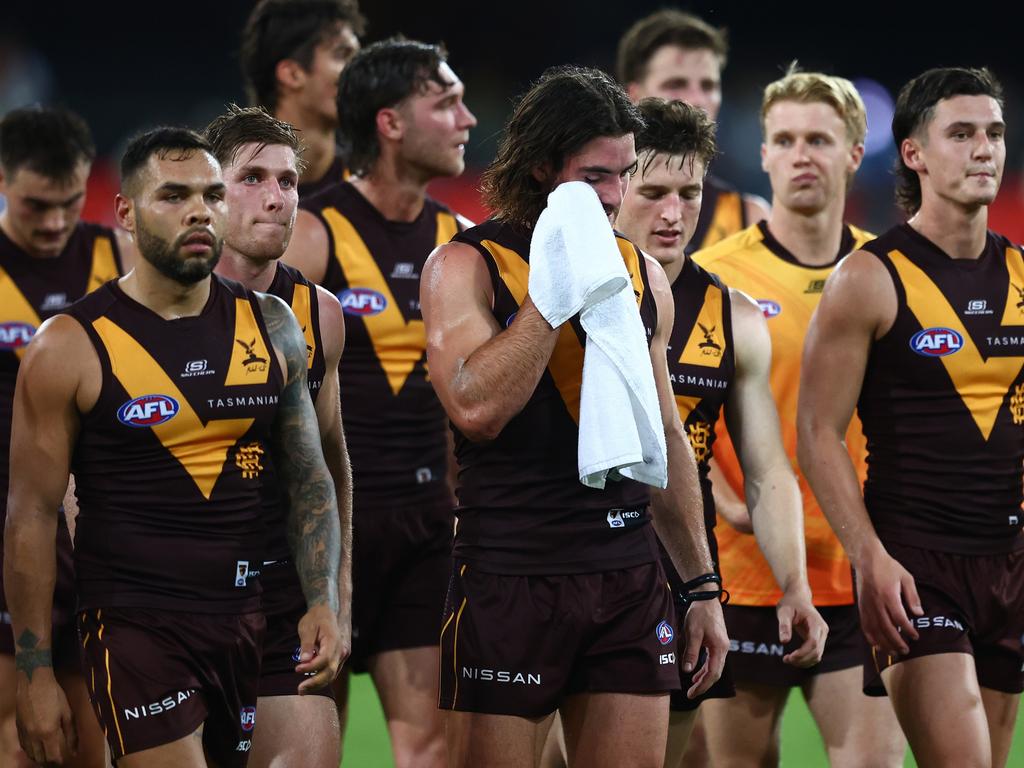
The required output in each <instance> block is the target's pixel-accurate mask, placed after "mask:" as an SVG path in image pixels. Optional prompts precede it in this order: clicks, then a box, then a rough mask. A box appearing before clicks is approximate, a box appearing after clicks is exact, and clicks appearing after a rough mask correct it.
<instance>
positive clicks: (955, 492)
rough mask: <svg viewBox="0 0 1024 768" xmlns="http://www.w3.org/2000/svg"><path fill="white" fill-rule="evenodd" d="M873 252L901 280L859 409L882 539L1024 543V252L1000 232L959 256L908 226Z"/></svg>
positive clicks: (983, 549)
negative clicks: (971, 253) (976, 253)
mask: <svg viewBox="0 0 1024 768" xmlns="http://www.w3.org/2000/svg"><path fill="white" fill-rule="evenodd" d="M865 250H867V251H869V252H871V253H873V254H874V255H875V256H877V257H878V259H879V260H880V261H881V262H882V263H883V264H884V265H885V267H886V269H887V270H888V271H889V274H890V275H891V276H892V280H893V283H894V284H895V286H896V295H897V299H898V302H899V303H898V310H897V312H896V320H895V322H894V323H893V326H892V328H891V329H890V330H889V331H888V333H886V334H885V335H884V336H883V337H882V338H880V339H878V340H877V341H875V342H874V344H873V345H872V348H871V354H870V357H869V360H868V366H867V370H866V372H865V375H864V385H863V388H862V390H861V396H860V401H859V403H858V412H859V414H860V417H861V421H862V422H863V424H864V434H865V435H866V436H867V440H868V476H867V482H866V483H865V487H864V501H865V503H866V505H867V508H868V512H869V514H870V515H871V520H872V522H873V523H874V526H875V528H876V530H877V531H878V534H879V536H880V537H881V538H882V540H883V541H893V542H896V543H903V544H910V545H913V546H919V547H926V548H928V549H937V550H940V551H946V552H958V553H963V554H995V553H1002V552H1008V551H1011V550H1015V549H1019V548H1021V547H1024V537H1022V536H1021V533H1020V532H1021V509H1020V506H1021V463H1022V461H1024V375H1022V367H1024V259H1022V257H1021V250H1020V248H1017V247H1015V246H1013V245H1011V244H1010V242H1009V241H1008V240H1006V238H1004V237H1002V236H1000V235H997V234H995V233H993V232H989V233H988V235H987V238H986V241H985V249H984V251H983V252H982V253H981V256H980V257H979V258H978V259H952V258H950V257H949V256H947V255H946V254H945V253H944V252H943V251H942V250H941V249H940V248H939V247H938V246H936V245H935V244H934V243H932V242H931V241H930V240H928V239H927V238H925V237H924V236H923V235H921V234H920V233H918V232H917V231H916V230H914V229H913V228H912V227H911V226H909V225H907V224H903V225H900V226H898V227H895V228H893V229H891V230H889V231H888V232H886V233H885V234H884V235H882V236H881V237H879V238H878V239H877V240H875V241H874V242H872V243H869V244H868V245H866V246H865Z"/></svg>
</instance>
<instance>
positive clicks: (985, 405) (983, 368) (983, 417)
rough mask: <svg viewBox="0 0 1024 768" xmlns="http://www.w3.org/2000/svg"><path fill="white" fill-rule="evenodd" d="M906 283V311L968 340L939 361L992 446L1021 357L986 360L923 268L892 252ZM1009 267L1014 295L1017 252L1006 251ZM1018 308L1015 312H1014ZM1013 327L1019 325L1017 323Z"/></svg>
mask: <svg viewBox="0 0 1024 768" xmlns="http://www.w3.org/2000/svg"><path fill="white" fill-rule="evenodd" d="M886 255H887V256H888V257H889V260H890V261H891V262H892V264H893V266H894V267H895V268H896V272H897V274H899V276H900V282H901V283H903V290H904V292H905V293H906V296H907V308H908V309H909V310H910V311H911V313H912V314H913V315H914V317H915V318H916V319H917V321H918V322H919V323H920V324H921V327H922V328H950V329H952V330H954V331H956V332H957V333H958V334H959V335H960V337H961V338H962V339H963V343H962V346H961V347H960V349H959V350H958V351H957V354H955V355H944V356H941V357H940V358H939V360H941V361H942V364H943V366H945V368H946V373H948V374H949V378H950V379H951V380H952V382H953V386H954V387H955V388H956V391H957V394H958V395H960V399H961V400H963V402H964V405H966V406H967V410H969V411H970V412H971V417H972V418H973V419H974V423H975V424H977V426H978V429H979V431H980V432H981V436H982V437H983V438H984V439H985V440H988V438H989V435H991V434H992V427H994V426H995V423H996V416H997V415H998V414H999V409H1000V408H1001V407H1002V405H1003V399H1004V398H1005V397H1006V394H1007V392H1008V391H1009V389H1010V385H1011V384H1013V382H1014V381H1015V380H1016V378H1017V376H1018V375H1019V374H1020V371H1021V367H1022V361H1021V358H1019V357H990V358H988V359H987V360H984V359H982V356H981V353H980V352H979V351H978V348H977V346H975V344H974V341H973V340H972V339H971V335H970V334H969V333H968V332H967V329H966V328H965V327H964V324H963V323H962V322H961V321H960V316H959V315H958V314H957V312H956V310H955V309H953V307H951V306H950V305H949V302H948V301H947V300H946V297H945V296H944V295H943V293H942V291H941V290H940V289H939V287H938V286H937V285H935V283H933V282H932V281H931V279H929V277H928V275H926V274H925V273H924V271H923V270H921V268H920V267H918V266H917V265H915V264H914V263H913V262H911V261H910V259H908V258H907V257H906V256H905V255H904V254H902V253H901V252H900V251H889V252H888V254H886ZM1006 266H1007V269H1009V271H1010V291H1011V293H1012V291H1013V280H1014V279H1015V276H1014V270H1015V269H1017V270H1018V271H1019V270H1020V268H1021V266H1022V265H1021V255H1020V253H1019V252H1018V251H1015V250H1014V249H1012V248H1007V250H1006ZM1012 299H1013V296H1012V295H1011V296H1010V297H1008V298H1007V306H1006V311H1005V312H1004V315H1003V318H1004V325H1005V324H1007V323H1006V322H1005V318H1006V315H1007V314H1011V313H1010V302H1011V301H1012ZM1015 308H1016V307H1014V309H1015ZM1009 324H1010V325H1020V324H1021V321H1020V320H1015V321H1014V322H1013V323H1009Z"/></svg>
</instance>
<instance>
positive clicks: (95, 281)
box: [0, 222, 122, 525]
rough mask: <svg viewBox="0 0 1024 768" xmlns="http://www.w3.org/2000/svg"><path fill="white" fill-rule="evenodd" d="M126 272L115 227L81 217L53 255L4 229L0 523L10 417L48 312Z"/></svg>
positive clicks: (0, 237) (0, 260)
mask: <svg viewBox="0 0 1024 768" xmlns="http://www.w3.org/2000/svg"><path fill="white" fill-rule="evenodd" d="M121 272H122V267H121V257H120V254H119V252H118V250H117V240H116V239H115V237H114V232H113V231H112V230H110V229H107V228H106V227H101V226H100V225H98V224H87V223H85V222H79V223H78V225H77V226H76V227H75V231H74V232H73V233H72V235H71V238H70V239H69V240H68V244H67V245H66V246H65V247H64V250H63V251H61V253H60V255H59V256H56V257H55V258H45V259H42V258H36V257H33V256H30V255H29V254H27V253H25V252H24V251H23V250H22V249H21V248H19V247H18V246H17V245H15V244H14V243H13V242H12V241H11V239H10V238H9V237H7V235H6V234H4V232H3V230H2V229H0V525H3V521H4V519H5V518H6V516H7V480H8V471H9V466H10V457H9V454H8V451H9V450H10V444H11V416H12V407H13V403H14V383H15V381H16V380H17V378H18V366H19V364H20V361H21V358H22V357H23V356H24V354H25V352H26V350H27V347H28V343H29V342H30V341H31V340H32V337H33V336H34V335H35V332H36V330H37V329H38V328H39V326H40V325H41V324H42V323H43V321H44V320H47V319H48V318H50V317H53V316H54V315H56V314H58V313H59V312H62V311H64V310H65V309H67V308H68V307H69V306H70V305H71V304H72V303H73V302H75V301H77V300H78V299H80V298H81V297H82V296H85V294H87V293H89V292H90V291H92V290H95V289H96V288H98V287H99V286H101V285H103V284H104V283H106V282H107V281H108V280H113V279H114V278H115V277H118V276H119V275H120V274H121Z"/></svg>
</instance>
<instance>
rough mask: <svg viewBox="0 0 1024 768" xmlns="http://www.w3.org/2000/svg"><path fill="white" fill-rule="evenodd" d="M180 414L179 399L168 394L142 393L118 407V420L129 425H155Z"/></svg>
mask: <svg viewBox="0 0 1024 768" xmlns="http://www.w3.org/2000/svg"><path fill="white" fill-rule="evenodd" d="M177 414H178V401H177V400H175V399H174V398H173V397H168V396H167V395H142V397H136V398H135V399H134V400H129V401H128V402H127V403H125V404H124V405H122V406H121V407H120V408H118V409H117V420H118V421H120V422H121V423H122V424H124V425H125V426H128V427H155V426H157V425H158V424H163V423H164V422H165V421H170V420H171V419H173V418H174V417H175V416H176V415H177Z"/></svg>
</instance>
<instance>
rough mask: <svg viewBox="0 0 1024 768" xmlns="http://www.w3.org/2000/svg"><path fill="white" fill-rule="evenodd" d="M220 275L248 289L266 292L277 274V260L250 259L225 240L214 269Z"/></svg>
mask: <svg viewBox="0 0 1024 768" xmlns="http://www.w3.org/2000/svg"><path fill="white" fill-rule="evenodd" d="M214 272H216V273H217V274H218V275H220V276H221V277H226V278H228V279H229V280H234V281H235V282H237V283H241V284H242V285H244V286H245V287H246V288H248V289H249V290H250V291H260V292H261V293H266V292H267V290H268V289H269V288H270V285H271V283H273V282H274V277H276V276H277V260H276V259H264V260H262V261H260V260H258V259H251V258H249V257H248V256H246V255H245V254H243V253H240V252H239V251H236V250H235V249H234V248H232V247H231V246H230V245H228V244H227V242H226V241H225V243H224V250H223V251H222V252H221V255H220V261H218V262H217V267H216V269H214Z"/></svg>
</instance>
